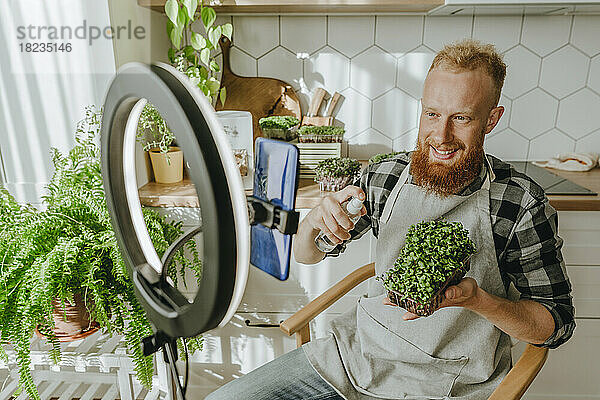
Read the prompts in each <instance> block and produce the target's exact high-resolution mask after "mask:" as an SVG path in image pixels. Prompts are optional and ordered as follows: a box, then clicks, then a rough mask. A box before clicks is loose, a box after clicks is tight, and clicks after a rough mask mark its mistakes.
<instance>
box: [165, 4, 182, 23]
mask: <svg viewBox="0 0 600 400" xmlns="http://www.w3.org/2000/svg"><path fill="white" fill-rule="evenodd" d="M178 12H179V4H178V3H177V0H167V2H166V3H165V13H166V14H167V17H169V19H170V20H171V22H172V23H173V24H175V25H177V14H178Z"/></svg>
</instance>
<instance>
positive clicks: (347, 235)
mask: <svg viewBox="0 0 600 400" xmlns="http://www.w3.org/2000/svg"><path fill="white" fill-rule="evenodd" d="M505 75H506V65H505V64H504V62H503V61H502V58H501V56H500V55H499V54H498V53H497V52H496V51H495V49H494V47H493V46H492V45H484V44H481V43H479V42H476V41H472V40H464V41H461V42H458V43H455V44H452V45H448V46H446V47H444V49H443V50H441V51H440V52H439V53H438V54H437V55H436V57H435V59H434V60H433V63H432V65H431V67H430V69H429V73H428V75H427V78H426V80H425V85H424V88H423V97H422V99H421V105H422V112H421V118H420V124H419V135H418V143H417V148H416V150H415V151H414V152H410V153H400V154H398V155H396V156H394V157H392V158H389V159H386V160H383V161H381V162H378V163H375V164H371V165H369V166H368V167H367V168H366V170H365V171H363V173H362V174H361V177H360V179H359V180H358V181H357V182H356V183H355V185H353V186H349V187H347V188H345V189H343V190H341V191H339V192H337V193H334V194H332V195H330V196H327V197H325V198H323V200H322V201H321V203H320V204H319V206H317V207H316V208H314V209H313V210H311V211H310V212H309V214H308V215H307V216H306V218H304V220H303V221H302V223H301V224H300V226H299V229H298V234H297V235H296V241H295V248H294V256H295V258H296V260H297V261H298V262H302V263H306V264H314V263H317V262H319V261H321V260H322V259H323V258H324V257H325V256H331V255H334V256H335V255H338V254H340V253H341V252H342V251H343V250H344V249H345V247H346V245H347V244H348V242H349V241H351V240H353V239H357V238H359V237H361V236H362V235H363V234H365V233H366V232H367V231H369V230H372V232H373V234H374V235H375V236H376V237H377V252H376V262H375V271H376V274H377V275H380V274H381V273H383V272H385V271H386V270H387V269H388V268H390V267H391V266H393V264H394V261H395V260H396V258H397V257H398V254H399V252H400V249H401V248H402V246H403V245H404V241H405V236H406V232H407V231H408V228H409V226H411V225H412V224H415V223H418V222H421V221H428V220H433V219H437V218H444V219H446V220H449V221H460V222H461V223H462V224H463V226H464V227H465V228H466V229H467V230H468V231H469V236H470V238H471V240H473V242H474V243H475V246H476V248H477V253H476V254H474V255H473V256H472V257H471V269H470V271H469V272H468V274H467V276H466V277H465V278H464V279H463V280H462V281H461V282H460V283H459V284H457V285H455V286H451V287H449V288H448V289H447V290H446V292H445V299H444V300H443V302H442V304H441V306H440V309H438V310H436V311H435V312H434V313H433V315H431V316H429V317H426V318H419V317H418V316H417V315H414V314H411V313H409V312H404V310H401V309H399V308H398V307H397V306H394V305H393V304H392V303H390V302H389V299H388V298H387V295H386V293H385V290H384V288H383V287H382V285H381V283H380V282H376V281H375V280H374V279H371V280H370V281H369V291H368V294H367V295H366V296H364V297H362V298H360V300H359V301H358V304H357V305H356V306H355V307H353V308H352V309H351V310H349V311H348V312H346V313H344V314H343V315H341V316H340V317H338V318H336V319H335V320H333V321H332V323H331V327H330V331H329V334H328V336H326V337H324V338H319V339H315V340H313V341H311V342H309V343H307V344H305V345H304V346H303V347H302V348H299V349H297V350H294V351H292V352H290V353H287V354H285V355H283V356H281V357H279V358H278V359H276V360H274V361H273V362H271V363H268V364H266V365H265V366H263V367H261V368H259V369H257V370H255V371H253V372H252V373H250V374H248V375H246V376H244V377H242V378H239V379H237V380H235V381H232V382H231V383H229V384H228V385H225V386H224V387H223V388H221V389H220V390H218V391H217V392H215V393H213V394H211V395H210V396H209V397H208V399H211V400H213V399H220V398H223V399H226V398H227V399H236V400H241V399H253V400H262V399H269V400H270V399H350V400H355V399H356V400H359V399H360V400H363V399H446V398H452V399H465V400H466V399H486V398H487V397H488V396H489V395H490V394H491V393H492V392H493V390H494V389H495V388H496V386H497V385H498V384H499V383H500V382H501V381H502V379H503V378H504V376H505V375H506V374H507V372H508V370H509V369H510V367H511V352H510V347H511V345H510V337H511V336H512V337H514V338H516V339H519V340H523V341H526V342H528V343H532V344H534V345H537V346H542V347H549V348H555V347H557V346H559V345H561V344H562V343H564V342H566V341H567V340H568V339H569V338H570V337H571V335H572V333H573V330H574V328H575V322H574V308H573V304H572V298H571V294H570V292H571V285H570V282H569V279H568V277H567V274H566V270H565V265H564V261H563V258H562V254H561V246H562V240H561V239H560V238H559V237H558V229H557V215H556V211H555V210H554V209H553V208H552V207H551V206H550V205H549V204H548V199H547V198H546V196H545V195H544V192H543V190H542V189H541V188H540V187H539V186H538V185H537V184H536V183H535V182H533V181H532V180H531V179H530V178H528V177H527V176H526V175H524V174H521V173H519V172H517V171H516V170H515V169H514V168H512V167H511V166H510V165H509V164H506V163H504V162H502V161H501V160H499V159H497V158H495V157H493V156H490V155H486V154H485V153H484V150H483V141H484V138H485V135H487V134H488V133H490V132H491V131H492V129H494V127H495V126H496V124H497V123H498V121H499V119H500V117H501V116H502V114H503V112H504V107H502V106H499V105H498V101H499V99H500V92H501V90H502V85H503V83H504V77H505ZM350 197H358V198H360V199H361V200H364V207H363V210H362V217H361V218H360V219H359V220H358V221H357V222H356V224H355V225H354V224H353V223H352V222H351V221H350V219H349V218H348V216H347V215H346V214H345V213H344V211H343V209H342V206H341V203H343V202H344V201H346V200H347V199H349V198H350ZM321 231H323V232H325V233H326V234H327V236H328V238H329V239H330V240H331V241H332V242H334V243H336V244H337V247H336V249H334V250H333V251H332V252H330V253H328V254H325V253H322V252H321V251H319V250H318V249H317V247H316V246H315V242H314V240H315V237H316V236H317V235H318V234H319V232H321ZM355 267H358V266H351V265H349V270H350V269H352V268H355ZM511 283H512V284H514V287H515V288H516V289H517V291H518V292H520V297H519V298H518V299H514V300H512V299H509V295H508V288H509V285H510V284H511ZM274 374H276V375H277V376H278V378H276V379H274V378H273V377H272V376H271V375H274ZM217 394H220V395H221V397H220V396H217ZM213 395H215V396H213Z"/></svg>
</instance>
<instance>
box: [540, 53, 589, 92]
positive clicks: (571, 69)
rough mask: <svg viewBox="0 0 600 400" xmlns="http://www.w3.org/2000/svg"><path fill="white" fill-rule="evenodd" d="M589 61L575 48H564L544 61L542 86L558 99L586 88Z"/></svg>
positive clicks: (541, 77)
mask: <svg viewBox="0 0 600 400" xmlns="http://www.w3.org/2000/svg"><path fill="white" fill-rule="evenodd" d="M589 61H590V60H589V58H588V57H587V56H586V55H585V54H583V53H582V52H580V51H579V50H577V49H575V48H574V47H573V46H565V47H563V48H562V49H560V50H558V51H557V52H555V53H552V54H550V55H549V56H548V57H545V58H544V59H543V60H542V73H541V76H540V86H541V87H543V88H544V89H546V90H547V91H548V92H550V93H551V94H553V95H555V96H556V97H558V98H563V97H565V96H568V95H569V94H571V93H573V92H575V91H576V90H578V89H581V88H582V87H584V86H585V79H586V77H587V71H588V64H589ZM565 73H568V79H565Z"/></svg>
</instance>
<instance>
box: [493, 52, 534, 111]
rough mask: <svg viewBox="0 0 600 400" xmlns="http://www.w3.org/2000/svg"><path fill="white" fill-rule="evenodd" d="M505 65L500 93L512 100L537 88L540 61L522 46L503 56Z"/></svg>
mask: <svg viewBox="0 0 600 400" xmlns="http://www.w3.org/2000/svg"><path fill="white" fill-rule="evenodd" d="M504 62H505V63H506V65H507V68H506V69H507V71H506V79H505V81H504V88H503V89H502V93H504V94H505V95H506V96H507V97H509V98H511V99H514V98H516V97H518V96H520V95H522V94H523V93H525V92H527V91H528V90H531V89H533V88H534V87H536V86H537V82H538V76H539V71H540V63H541V60H540V58H539V57H538V56H536V55H535V54H533V53H532V52H531V51H529V50H527V49H526V48H525V47H523V46H517V47H515V48H514V49H511V50H509V51H507V52H506V54H504Z"/></svg>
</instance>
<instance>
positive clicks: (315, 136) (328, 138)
mask: <svg viewBox="0 0 600 400" xmlns="http://www.w3.org/2000/svg"><path fill="white" fill-rule="evenodd" d="M345 132H346V131H345V130H344V128H342V127H340V126H312V125H304V126H301V127H300V129H298V141H299V142H300V143H341V142H342V139H343V137H344V133H345Z"/></svg>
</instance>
